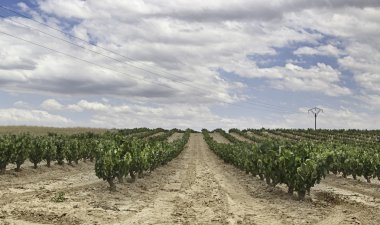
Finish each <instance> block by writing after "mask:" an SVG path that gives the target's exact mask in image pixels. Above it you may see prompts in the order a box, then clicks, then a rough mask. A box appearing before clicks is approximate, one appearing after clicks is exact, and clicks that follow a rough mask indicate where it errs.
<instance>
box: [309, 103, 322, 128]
mask: <svg viewBox="0 0 380 225" xmlns="http://www.w3.org/2000/svg"><path fill="white" fill-rule="evenodd" d="M320 112H323V109H320V108H318V107H314V108H311V109H309V110H308V113H313V114H314V129H315V130H317V116H318V114H319V113H320Z"/></svg>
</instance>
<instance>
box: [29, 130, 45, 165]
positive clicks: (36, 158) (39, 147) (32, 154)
mask: <svg viewBox="0 0 380 225" xmlns="http://www.w3.org/2000/svg"><path fill="white" fill-rule="evenodd" d="M43 155H44V144H43V141H42V137H35V138H34V139H33V141H32V146H31V148H30V151H29V160H30V161H31V162H32V163H33V164H34V169H37V165H38V163H40V162H41V161H42V157H43Z"/></svg>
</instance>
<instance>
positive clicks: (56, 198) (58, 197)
mask: <svg viewBox="0 0 380 225" xmlns="http://www.w3.org/2000/svg"><path fill="white" fill-rule="evenodd" d="M50 201H52V202H56V203H59V202H64V201H66V198H65V192H62V191H60V192H57V193H56V194H55V195H54V196H53V197H52V198H51V199H50Z"/></svg>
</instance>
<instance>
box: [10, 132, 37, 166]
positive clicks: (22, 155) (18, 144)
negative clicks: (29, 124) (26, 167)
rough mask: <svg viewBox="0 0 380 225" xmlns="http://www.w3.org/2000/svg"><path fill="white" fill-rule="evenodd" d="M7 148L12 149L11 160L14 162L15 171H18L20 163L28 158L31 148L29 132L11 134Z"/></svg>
mask: <svg viewBox="0 0 380 225" xmlns="http://www.w3.org/2000/svg"><path fill="white" fill-rule="evenodd" d="M9 148H10V150H11V151H12V155H11V162H12V163H14V164H16V171H20V169H21V165H22V164H23V163H24V162H25V160H26V159H27V158H28V154H29V151H30V149H31V148H32V139H31V136H30V135H29V134H21V135H18V136H17V135H12V136H11V143H10V145H9Z"/></svg>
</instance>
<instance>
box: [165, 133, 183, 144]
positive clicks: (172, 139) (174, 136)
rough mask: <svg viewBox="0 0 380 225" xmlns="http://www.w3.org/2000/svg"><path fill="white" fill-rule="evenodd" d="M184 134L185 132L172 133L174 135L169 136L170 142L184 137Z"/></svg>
mask: <svg viewBox="0 0 380 225" xmlns="http://www.w3.org/2000/svg"><path fill="white" fill-rule="evenodd" d="M182 136H183V133H174V134H172V136H170V137H169V138H168V142H173V141H175V140H178V139H180V138H182Z"/></svg>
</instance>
